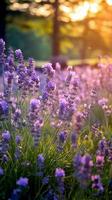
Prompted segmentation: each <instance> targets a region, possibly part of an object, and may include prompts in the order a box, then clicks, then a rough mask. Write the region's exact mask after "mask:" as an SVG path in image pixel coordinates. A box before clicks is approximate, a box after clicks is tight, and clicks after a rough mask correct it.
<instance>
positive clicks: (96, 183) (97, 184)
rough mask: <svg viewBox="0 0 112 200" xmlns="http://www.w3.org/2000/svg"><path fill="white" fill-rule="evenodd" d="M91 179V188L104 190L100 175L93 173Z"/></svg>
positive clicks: (99, 190)
mask: <svg viewBox="0 0 112 200" xmlns="http://www.w3.org/2000/svg"><path fill="white" fill-rule="evenodd" d="M91 180H92V188H93V189H95V190H97V191H98V192H103V191H104V188H103V185H102V183H101V177H100V176H99V175H93V176H92V177H91Z"/></svg>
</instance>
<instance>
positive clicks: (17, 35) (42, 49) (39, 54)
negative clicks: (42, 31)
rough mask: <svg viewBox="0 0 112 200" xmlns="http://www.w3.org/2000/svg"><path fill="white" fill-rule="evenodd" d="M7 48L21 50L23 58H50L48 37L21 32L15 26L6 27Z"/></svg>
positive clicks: (30, 32)
mask: <svg viewBox="0 0 112 200" xmlns="http://www.w3.org/2000/svg"><path fill="white" fill-rule="evenodd" d="M7 41H8V43H7V46H9V47H13V48H14V49H22V51H24V56H25V58H28V57H30V56H32V57H34V58H35V59H36V60H46V59H48V58H50V57H51V41H50V38H49V36H47V35H46V36H44V37H41V36H38V35H37V34H36V33H35V32H32V31H28V32H26V31H21V30H20V29H19V28H17V27H15V26H9V27H7Z"/></svg>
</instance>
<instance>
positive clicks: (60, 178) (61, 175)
mask: <svg viewBox="0 0 112 200" xmlns="http://www.w3.org/2000/svg"><path fill="white" fill-rule="evenodd" d="M55 177H56V180H57V183H58V188H59V192H60V194H61V195H62V197H63V195H64V190H65V189H64V177H65V171H64V170H63V169H61V168H56V170H55Z"/></svg>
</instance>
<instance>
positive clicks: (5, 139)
mask: <svg viewBox="0 0 112 200" xmlns="http://www.w3.org/2000/svg"><path fill="white" fill-rule="evenodd" d="M2 138H3V140H4V141H5V142H9V141H10V139H11V135H10V133H9V131H4V132H3V133H2Z"/></svg>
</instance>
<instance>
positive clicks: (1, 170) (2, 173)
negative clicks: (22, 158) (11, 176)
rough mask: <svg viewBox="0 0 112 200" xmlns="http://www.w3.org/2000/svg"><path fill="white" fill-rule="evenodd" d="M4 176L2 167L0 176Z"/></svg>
mask: <svg viewBox="0 0 112 200" xmlns="http://www.w3.org/2000/svg"><path fill="white" fill-rule="evenodd" d="M2 175H4V170H3V168H2V167H0V176H2Z"/></svg>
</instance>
